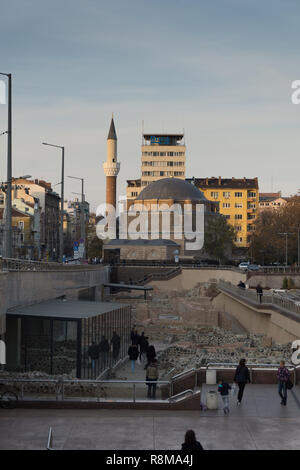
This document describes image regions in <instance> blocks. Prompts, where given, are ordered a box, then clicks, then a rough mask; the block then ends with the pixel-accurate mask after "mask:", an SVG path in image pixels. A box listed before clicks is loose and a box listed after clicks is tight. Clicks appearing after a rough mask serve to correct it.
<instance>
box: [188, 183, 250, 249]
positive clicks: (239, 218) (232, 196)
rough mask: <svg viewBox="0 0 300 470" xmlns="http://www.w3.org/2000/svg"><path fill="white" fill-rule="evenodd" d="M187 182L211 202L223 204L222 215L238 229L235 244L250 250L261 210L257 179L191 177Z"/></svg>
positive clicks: (220, 207) (221, 206)
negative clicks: (258, 212)
mask: <svg viewBox="0 0 300 470" xmlns="http://www.w3.org/2000/svg"><path fill="white" fill-rule="evenodd" d="M187 181H190V182H191V183H193V184H195V186H196V187H197V188H198V189H200V191H202V192H203V194H204V196H205V197H206V198H207V199H209V200H210V201H216V202H219V211H220V214H222V215H224V216H225V217H226V219H227V221H228V222H229V223H230V224H231V225H232V226H233V227H234V228H235V234H236V235H235V243H236V245H237V246H240V247H247V246H248V245H249V243H250V239H251V235H252V233H253V232H254V231H255V221H256V218H257V211H258V207H259V188H258V180H257V178H253V179H249V178H240V179H238V178H221V176H219V177H218V178H215V177H212V178H189V179H187Z"/></svg>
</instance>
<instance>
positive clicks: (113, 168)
mask: <svg viewBox="0 0 300 470" xmlns="http://www.w3.org/2000/svg"><path fill="white" fill-rule="evenodd" d="M103 170H104V174H105V176H106V204H111V205H112V206H114V207H115V208H116V202H117V201H116V199H117V176H118V173H119V171H120V163H118V162H117V134H116V129H115V124H114V118H113V117H112V118H111V123H110V128H109V133H108V136H107V159H106V162H104V163H103Z"/></svg>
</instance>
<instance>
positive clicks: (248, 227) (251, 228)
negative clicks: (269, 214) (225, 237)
mask: <svg viewBox="0 0 300 470" xmlns="http://www.w3.org/2000/svg"><path fill="white" fill-rule="evenodd" d="M254 230H255V225H250V224H248V225H247V232H254Z"/></svg>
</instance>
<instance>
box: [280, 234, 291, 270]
mask: <svg viewBox="0 0 300 470" xmlns="http://www.w3.org/2000/svg"><path fill="white" fill-rule="evenodd" d="M278 235H285V265H286V266H287V265H288V236H289V235H294V232H282V233H278Z"/></svg>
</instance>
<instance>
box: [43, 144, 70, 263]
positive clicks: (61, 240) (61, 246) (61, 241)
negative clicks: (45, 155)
mask: <svg viewBox="0 0 300 470" xmlns="http://www.w3.org/2000/svg"><path fill="white" fill-rule="evenodd" d="M43 145H49V147H55V148H58V149H61V157H62V159H61V195H60V225H59V260H60V261H61V262H63V255H64V187H65V147H63V146H61V145H53V144H48V143H47V142H43Z"/></svg>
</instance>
